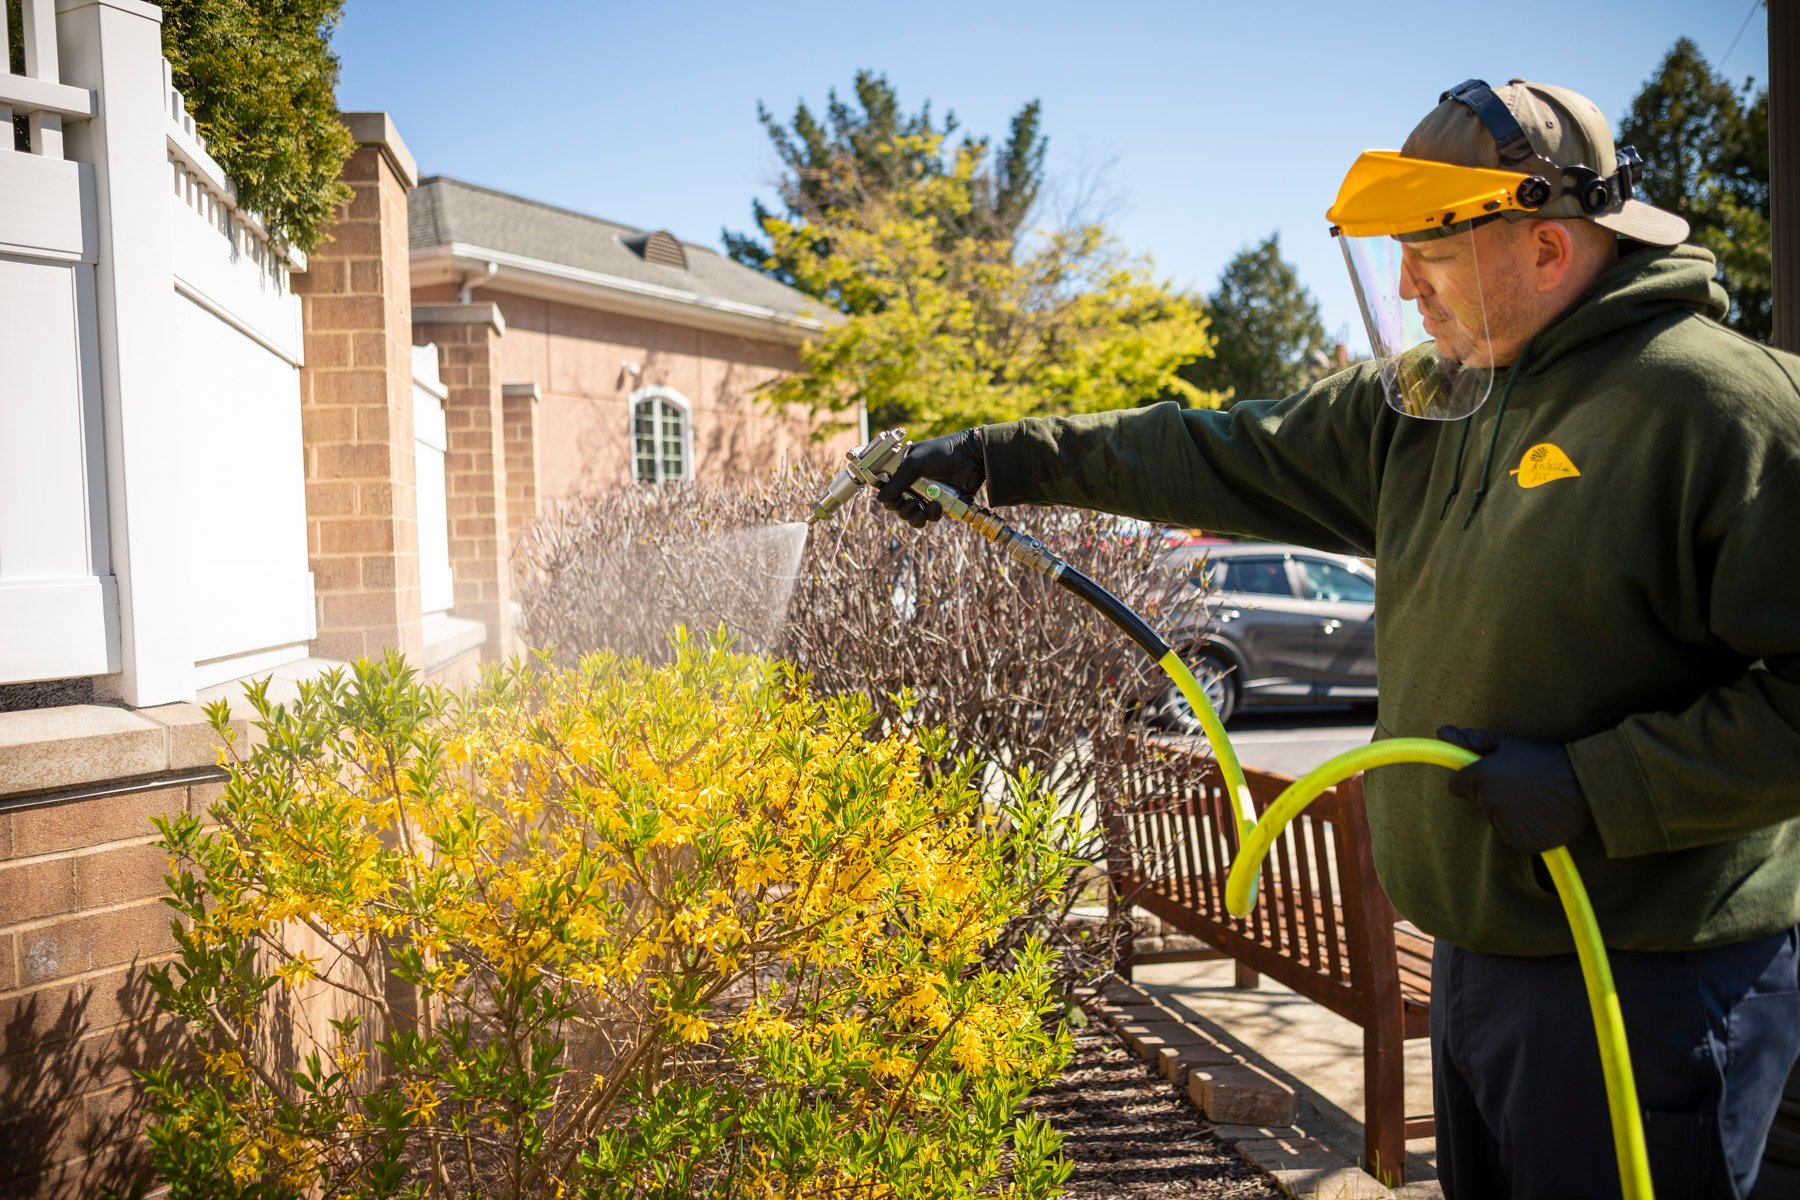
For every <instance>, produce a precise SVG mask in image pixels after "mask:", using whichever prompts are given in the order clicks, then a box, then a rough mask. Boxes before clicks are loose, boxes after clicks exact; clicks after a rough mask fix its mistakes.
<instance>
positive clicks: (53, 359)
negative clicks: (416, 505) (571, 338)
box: [0, 0, 314, 705]
mask: <svg viewBox="0 0 1800 1200" xmlns="http://www.w3.org/2000/svg"><path fill="white" fill-rule="evenodd" d="M23 4H24V17H25V21H24V28H23V33H24V35H25V44H26V74H25V75H23V76H19V75H11V74H6V73H0V116H10V115H14V114H23V115H25V116H26V117H27V118H28V121H29V123H30V131H31V137H30V148H29V150H28V151H26V152H20V151H18V150H15V149H14V148H13V145H12V141H11V139H10V137H9V136H7V134H8V132H9V127H8V128H0V143H3V144H0V346H3V347H4V350H0V683H6V682H15V681H21V680H34V679H55V678H67V677H72V676H82V675H93V676H104V677H105V682H104V684H103V691H104V693H105V694H110V695H116V696H117V697H118V698H120V699H123V700H124V701H126V702H127V703H131V704H138V705H149V704H159V703H165V702H168V701H171V700H182V699H190V698H192V696H193V694H194V692H195V690H196V689H197V688H198V687H202V686H206V685H208V684H211V683H215V682H219V681H221V680H224V679H229V678H233V677H236V676H237V675H240V674H243V673H245V672H247V671H250V670H254V669H259V668H263V667H267V666H270V665H276V664H278V663H280V662H282V661H286V660H290V659H293V658H297V657H302V656H304V654H305V653H306V648H307V647H306V643H307V642H308V641H309V640H310V639H311V638H312V636H313V633H314V617H313V604H312V577H311V575H310V573H309V572H308V562H307V546H306V496H305V486H304V462H303V457H302V455H303V450H302V435H301V427H300V396H299V368H300V358H301V346H302V339H301V328H300V305H299V301H298V299H297V298H296V297H295V296H293V295H292V294H291V288H290V279H289V276H290V273H291V272H292V271H295V270H304V269H305V260H304V259H303V258H302V257H301V256H299V255H297V254H294V253H292V252H290V251H288V250H286V249H285V248H283V247H282V246H280V245H279V244H277V243H274V242H272V241H271V239H270V238H269V235H268V232H267V230H266V229H265V228H264V227H263V224H262V223H261V222H260V221H259V220H257V218H256V217H255V215H254V214H251V213H248V212H246V211H244V210H243V209H242V208H241V206H240V205H239V204H238V203H237V200H236V196H235V192H234V189H233V188H232V186H231V184H230V181H229V180H228V179H227V178H226V177H225V174H224V172H223V171H222V170H220V168H219V166H218V164H217V163H216V162H215V161H213V159H212V157H211V155H209V154H208V153H207V152H206V147H205V145H204V143H203V142H202V141H201V139H200V138H199V137H197V136H196V134H195V131H194V128H193V122H192V121H191V119H190V118H189V116H188V114H187V111H186V109H185V107H184V106H183V104H182V102H181V97H180V94H179V93H178V92H176V91H175V89H174V88H173V87H172V86H170V81H169V76H168V68H167V65H166V64H165V63H164V61H163V58H162V51H161V30H160V23H161V11H160V10H159V9H158V8H157V7H155V6H154V5H151V4H148V3H145V2H144V0H23ZM0 32H4V30H3V29H0Z"/></svg>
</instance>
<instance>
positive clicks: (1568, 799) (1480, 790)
mask: <svg viewBox="0 0 1800 1200" xmlns="http://www.w3.org/2000/svg"><path fill="white" fill-rule="evenodd" d="M1437 735H1438V737H1440V738H1442V739H1443V740H1444V741H1446V742H1449V743H1451V744H1452V745H1455V746H1461V747H1462V748H1463V749H1464V750H1472V751H1474V752H1475V753H1476V754H1479V755H1482V758H1481V759H1480V761H1478V762H1473V763H1470V764H1469V765H1468V766H1466V767H1464V768H1463V769H1462V770H1460V771H1458V772H1456V774H1454V775H1452V776H1450V794H1451V795H1453V796H1460V797H1461V798H1462V799H1464V800H1473V801H1474V802H1475V803H1476V805H1478V806H1479V807H1480V809H1481V811H1482V814H1483V815H1484V816H1486V817H1487V819H1488V821H1489V822H1491V823H1492V824H1493V826H1494V829H1495V831H1496V832H1498V833H1499V835H1500V840H1501V841H1503V842H1505V843H1506V844H1507V845H1509V846H1511V847H1512V848H1513V849H1514V850H1519V851H1522V852H1523V853H1526V854H1542V853H1543V852H1544V851H1546V850H1550V849H1554V848H1555V847H1557V846H1566V845H1568V844H1569V843H1570V842H1572V841H1574V840H1575V838H1576V835H1578V834H1579V833H1581V831H1582V830H1584V829H1586V828H1587V827H1588V825H1589V824H1591V823H1592V821H1593V814H1592V813H1591V812H1589V811H1588V802H1587V797H1586V796H1584V795H1582V793H1581V783H1580V781H1579V780H1577V779H1576V778H1575V767H1574V764H1572V763H1571V762H1570V761H1569V751H1568V748H1567V747H1565V746H1564V745H1563V744H1562V743H1561V742H1546V741H1542V740H1540V739H1538V738H1526V737H1511V736H1509V735H1506V734H1500V733H1489V732H1488V731H1487V730H1485V729H1462V728H1460V727H1458V726H1455V725H1445V726H1442V727H1441V728H1439V729H1438V731H1437Z"/></svg>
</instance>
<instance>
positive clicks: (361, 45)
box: [334, 0, 1768, 340]
mask: <svg viewBox="0 0 1800 1200" xmlns="http://www.w3.org/2000/svg"><path fill="white" fill-rule="evenodd" d="M1421 12H1423V13H1428V14H1429V19H1428V20H1421V19H1420V18H1419V16H1418V15H1417V14H1419V13H1421ZM1747 17H1748V25H1747V27H1746V26H1745V21H1746V18H1747ZM1740 28H1743V34H1742V36H1741V38H1739V39H1738V41H1737V44H1736V47H1735V49H1732V50H1731V54H1730V58H1729V60H1728V61H1726V62H1725V63H1724V72H1725V74H1726V75H1728V76H1729V77H1731V78H1732V79H1734V80H1737V81H1740V82H1741V80H1742V79H1743V78H1744V77H1745V76H1746V75H1755V76H1756V77H1757V78H1758V79H1759V80H1760V79H1762V78H1764V77H1766V75H1767V71H1768V38H1767V16H1766V13H1765V12H1764V11H1763V10H1762V9H1761V7H1760V6H1758V7H1756V8H1755V9H1754V11H1753V10H1752V5H1751V0H1640V2H1637V3H1620V2H1618V0H1598V2H1591V3H1587V4H1569V5H1550V6H1544V5H1535V6H1534V5H1499V4H1472V5H1429V6H1426V5H1419V4H1409V5H1402V4H1380V3H1361V4H1356V3H1351V2H1345V3H1338V4H1328V3H1321V2H1318V0H1264V2H1262V3H1250V2H1238V3H1229V4H1220V3H1210V2H1209V3H1186V4H1177V3H1132V2H1130V0H1113V2H1112V3H1110V4H1104V3H1103V4H1096V3H1092V2H1089V3H1038V4H1019V3H1000V2H983V0H964V2H963V3H961V4H943V3H936V2H935V0H915V2H914V3H910V4H892V3H883V4H875V3H859V2H854V0H839V2H838V3H836V4H829V3H828V4H815V5H779V6H778V5H772V4H741V3H740V4H727V3H701V2H698V0H693V2H688V0H662V2H661V3H657V2H655V0H651V2H648V3H642V2H640V3H634V4H613V3H579V2H558V3H549V2H542V0H510V2H504V3H503V2H499V0H438V2H435V3H429V4H427V3H424V2H422V0H348V3H347V4H346V6H345V12H344V21H343V25H342V27H341V28H340V29H339V30H338V32H337V35H336V37H335V39H334V45H335V46H336V48H337V52H338V54H339V56H340V58H341V60H342V64H343V74H342V79H341V83H340V87H339V102H340V105H341V106H342V107H343V108H345V109H346V110H350V111H357V110H370V109H385V110H386V111H388V112H389V113H391V114H392V115H393V118H394V121H395V124H396V126H397V127H398V128H399V130H400V134H401V136H402V137H403V138H404V139H405V140H406V142H407V145H408V146H409V147H410V148H411V149H412V152H413V154H414V156H415V157H416V158H417V159H418V162H419V168H420V170H421V172H423V173H425V174H443V175H452V176H455V177H457V178H460V179H466V180H469V181H471V182H474V183H479V184H484V185H487V186H490V187H495V188H499V189H501V190H504V191H509V192H514V193H517V194H519V195H523V196H529V197H532V198H534V199H538V200H544V201H547V202H549V203H552V204H558V205H563V206H565V207H568V208H573V209H577V210H580V211H583V212H589V213H594V214H596V215H599V216H604V217H608V218H610V219H612V220H617V221H625V222H629V223H631V224H634V225H639V226H644V227H652V228H666V229H669V230H671V231H673V232H674V233H675V234H676V235H677V236H678V237H681V238H684V239H686V240H689V241H694V242H701V243H705V244H708V245H712V246H715V247H716V246H718V244H719V230H720V228H721V227H729V228H732V229H743V228H745V227H746V226H747V225H748V223H749V215H750V200H751V198H752V197H753V196H757V195H761V196H765V197H769V196H772V192H773V189H772V188H771V187H770V181H771V180H772V179H773V178H774V175H775V171H776V159H775V156H774V152H773V151H772V150H771V149H770V147H769V144H768V141H767V139H766V138H765V137H764V135H763V133H762V131H761V129H760V128H759V127H758V125H757V122H756V104H757V101H758V100H761V101H763V102H764V103H765V104H767V105H768V107H769V108H770V109H771V110H773V111H774V112H775V113H776V114H777V115H778V116H780V117H782V118H784V119H785V118H786V117H787V116H788V115H790V114H791V113H792V112H793V109H794V105H795V103H796V102H797V101H799V100H801V99H804V100H806V101H807V102H808V103H809V104H810V105H811V106H812V107H813V108H814V110H815V111H818V110H819V109H820V108H822V107H823V104H824V101H825V97H826V92H827V91H828V90H829V89H831V88H833V87H836V88H837V89H839V90H840V91H847V90H848V88H849V84H850V81H851V78H852V76H853V75H854V73H855V72H856V71H857V70H858V69H859V68H864V67H867V68H871V69H874V70H876V71H879V72H882V73H884V74H886V75H887V77H888V79H889V80H890V81H891V82H892V83H893V84H894V85H895V87H896V88H897V89H898V91H899V93H900V96H901V100H902V102H903V103H904V104H906V106H907V107H908V108H909V109H911V108H914V107H916V106H917V104H918V103H919V102H921V101H923V100H925V99H930V100H931V101H932V104H933V108H934V111H942V110H943V109H945V108H950V109H953V110H954V111H955V112H956V114H957V116H958V118H959V119H960V120H961V121H962V123H963V126H964V128H965V129H968V130H972V131H976V132H981V133H990V134H993V135H995V136H996V137H997V136H999V135H1002V134H1004V132H1005V129H1006V126H1007V122H1008V121H1009V120H1010V118H1011V116H1012V114H1013V113H1014V112H1016V111H1017V110H1018V108H1019V106H1020V105H1021V104H1023V103H1024V102H1025V101H1027V100H1030V99H1034V98H1035V99H1038V100H1041V101H1042V102H1043V107H1044V115H1043V121H1044V125H1043V128H1044V130H1045V132H1046V133H1047V134H1048V135H1049V139H1050V150H1049V157H1048V168H1049V174H1050V175H1051V177H1052V178H1053V179H1060V180H1064V181H1074V180H1077V179H1085V180H1088V181H1090V182H1092V183H1094V184H1096V185H1097V186H1098V188H1099V191H1100V193H1101V194H1102V195H1103V196H1104V197H1105V198H1106V200H1107V201H1108V206H1109V212H1110V217H1109V224H1110V226H1111V227H1112V229H1113V230H1114V232H1115V233H1116V234H1117V235H1118V236H1119V237H1120V239H1121V240H1122V241H1123V242H1124V243H1125V244H1126V245H1127V246H1128V247H1130V248H1131V249H1132V250H1133V251H1134V252H1137V253H1141V254H1146V255H1148V256H1150V257H1151V258H1152V259H1153V260H1154V262H1155V264H1156V270H1157V272H1158V274H1159V275H1160V276H1162V277H1164V278H1166V279H1169V280H1171V281H1173V282H1174V283H1176V284H1177V285H1180V286H1184V287H1191V288H1194V289H1196V290H1198V291H1202V292H1204V291H1208V290H1210V289H1211V288H1212V286H1213V285H1214V283H1215V282H1216V280H1217V277H1218V273H1219V271H1220V269H1221V268H1222V267H1223V266H1224V265H1225V263H1226V262H1227V261H1228V260H1229V259H1230V258H1231V256H1232V255H1233V254H1234V253H1236V252H1237V251H1238V250H1239V249H1241V248H1243V247H1244V246H1246V245H1249V244H1251V243H1253V242H1255V241H1257V240H1259V239H1261V238H1263V237H1266V236H1268V234H1270V233H1272V232H1277V231H1278V232H1279V233H1280V235H1281V246H1282V251H1283V253H1284V254H1285V255H1286V256H1287V257H1288V259H1289V260H1290V261H1291V262H1293V263H1294V264H1295V265H1296V267H1297V268H1298V269H1299V272H1300V277H1301V280H1302V282H1304V283H1305V284H1306V285H1307V287H1308V288H1310V289H1311V291H1312V292H1313V294H1314V296H1315V297H1316V298H1317V299H1318V301H1319V303H1320V307H1321V309H1322V311H1323V316H1324V319H1325V324H1326V328H1327V329H1328V330H1331V331H1332V332H1333V333H1334V334H1335V333H1337V332H1339V331H1340V330H1343V329H1349V330H1350V331H1351V333H1352V337H1353V338H1354V339H1356V340H1360V330H1359V329H1358V328H1357V326H1358V321H1357V317H1356V310H1355V300H1354V298H1353V296H1352V295H1351V292H1350V288H1349V284H1348V281H1347V278H1346V277H1345V271H1344V267H1343V261H1342V258H1341V257H1340V256H1339V255H1338V252H1337V250H1336V249H1335V247H1334V246H1333V244H1332V239H1331V238H1330V236H1329V235H1328V234H1327V232H1326V228H1327V227H1326V223H1325V220H1324V212H1325V209H1326V207H1327V206H1328V205H1329V204H1330V203H1331V200H1332V198H1333V197H1334V196H1335V195H1336V192H1337V186H1338V184H1339V182H1340V181H1341V180H1342V178H1343V174H1344V171H1345V170H1346V169H1347V168H1348V167H1349V165H1350V163H1351V161H1352V160H1353V159H1354V158H1355V157H1356V155H1357V154H1358V153H1359V152H1360V151H1362V150H1364V149H1370V148H1393V147H1397V146H1398V145H1399V144H1400V142H1401V141H1402V140H1403V139H1404V138H1405V136H1406V133H1407V131H1408V130H1409V129H1410V128H1411V127H1412V125H1413V124H1414V123H1415V122H1416V121H1417V120H1418V119H1419V118H1420V117H1421V116H1423V115H1424V114H1425V112H1426V111H1428V110H1429V109H1430V107H1431V106H1432V104H1434V103H1435V102H1436V100H1437V96H1438V93H1439V92H1441V91H1443V90H1444V89H1445V88H1448V87H1450V86H1452V85H1454V84H1456V83H1458V82H1460V81H1461V80H1463V79H1466V78H1469V77H1471V76H1475V77H1480V78H1484V79H1487V80H1488V81H1489V82H1491V83H1496V84H1497V83H1502V82H1504V81H1505V80H1507V79H1509V78H1512V77H1514V76H1522V77H1525V78H1529V79H1537V80H1542V81H1544V82H1549V83H1558V84H1562V85H1564V86H1567V87H1572V88H1575V89H1576V90H1578V91H1581V92H1584V93H1586V94H1587V95H1588V96H1589V97H1590V98H1592V99H1593V100H1594V101H1595V102H1596V103H1598V104H1599V105H1600V107H1601V108H1602V109H1603V110H1604V111H1605V112H1606V113H1607V114H1608V115H1609V116H1611V117H1612V118H1613V119H1614V122H1615V125H1616V122H1617V118H1618V114H1619V113H1620V112H1622V111H1623V110H1624V108H1625V107H1626V106H1627V104H1628V103H1629V102H1630V99H1631V97H1632V96H1633V95H1634V94H1635V93H1636V92H1637V90H1638V89H1639V88H1640V87H1641V86H1642V84H1643V82H1644V81H1645V80H1646V79H1647V78H1648V77H1649V76H1650V75H1651V73H1652V72H1653V71H1654V70H1655V69H1656V67H1657V64H1658V63H1659V62H1660V61H1661V59H1662V56H1663V54H1664V53H1665V52H1666V51H1667V50H1668V48H1669V47H1670V46H1671V45H1672V44H1673V43H1674V41H1675V39H1676V38H1678V37H1681V36H1683V35H1686V36H1688V37H1690V38H1693V39H1694V41H1695V42H1697V43H1698V44H1699V46H1700V49H1701V51H1702V52H1703V53H1705V54H1706V56H1707V57H1708V59H1710V60H1711V61H1712V63H1713V64H1714V66H1715V67H1718V66H1719V63H1720V59H1721V58H1723V57H1724V56H1725V54H1726V51H1727V49H1728V48H1729V47H1731V46H1732V42H1733V38H1734V37H1735V36H1736V35H1737V34H1738V31H1739V29H1740Z"/></svg>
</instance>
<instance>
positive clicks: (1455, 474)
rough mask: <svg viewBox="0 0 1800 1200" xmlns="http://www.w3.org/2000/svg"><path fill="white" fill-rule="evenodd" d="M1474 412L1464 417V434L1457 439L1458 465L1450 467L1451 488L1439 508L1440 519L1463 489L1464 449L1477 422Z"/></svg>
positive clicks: (1467, 446)
mask: <svg viewBox="0 0 1800 1200" xmlns="http://www.w3.org/2000/svg"><path fill="white" fill-rule="evenodd" d="M1473 418H1474V414H1472V413H1471V414H1470V415H1469V416H1467V417H1464V418H1463V422H1462V436H1461V437H1460V438H1457V439H1456V465H1455V466H1454V467H1451V468H1450V490H1449V491H1448V492H1446V493H1445V494H1444V507H1442V508H1440V509H1438V520H1440V521H1441V520H1443V519H1444V517H1445V515H1446V514H1448V513H1449V511H1450V502H1451V501H1452V500H1454V499H1456V493H1457V492H1458V491H1460V490H1461V489H1462V464H1463V451H1464V450H1467V449H1468V448H1469V426H1471V425H1473V424H1474V423H1475V421H1474V419H1473Z"/></svg>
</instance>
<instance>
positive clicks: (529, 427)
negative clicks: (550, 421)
mask: <svg viewBox="0 0 1800 1200" xmlns="http://www.w3.org/2000/svg"><path fill="white" fill-rule="evenodd" d="M501 396H502V398H503V401H504V405H505V427H506V548H507V552H508V553H509V554H510V553H512V552H513V551H515V550H516V549H517V548H518V545H519V538H520V536H521V535H523V534H524V532H525V528H526V526H528V525H530V524H531V522H532V521H533V520H534V519H535V518H536V517H537V513H538V467H537V463H538V435H537V406H538V386H537V384H535V383H509V384H506V385H505V386H504V387H502V388H501Z"/></svg>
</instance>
